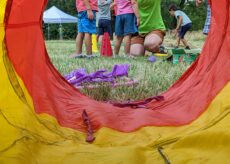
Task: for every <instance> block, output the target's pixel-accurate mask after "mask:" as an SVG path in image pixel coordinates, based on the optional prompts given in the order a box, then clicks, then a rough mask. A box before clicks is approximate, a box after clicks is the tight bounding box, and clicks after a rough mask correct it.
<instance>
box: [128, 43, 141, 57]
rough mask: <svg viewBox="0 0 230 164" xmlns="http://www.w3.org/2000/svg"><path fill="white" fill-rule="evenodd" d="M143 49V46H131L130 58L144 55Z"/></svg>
mask: <svg viewBox="0 0 230 164" xmlns="http://www.w3.org/2000/svg"><path fill="white" fill-rule="evenodd" d="M144 53H145V49H144V45H143V44H132V45H131V48H130V54H131V55H132V56H140V55H144Z"/></svg>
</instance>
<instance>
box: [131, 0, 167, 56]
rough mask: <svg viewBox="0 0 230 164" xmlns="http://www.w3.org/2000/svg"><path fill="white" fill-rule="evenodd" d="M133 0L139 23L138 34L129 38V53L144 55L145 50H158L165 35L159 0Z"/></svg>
mask: <svg viewBox="0 0 230 164" xmlns="http://www.w3.org/2000/svg"><path fill="white" fill-rule="evenodd" d="M133 1H134V2H133V3H136V4H137V6H138V16H137V17H139V19H140V25H139V27H138V34H137V35H135V36H133V37H132V39H131V50H130V53H131V55H133V56H138V55H144V53H145V50H148V51H150V52H159V48H160V45H161V44H162V42H163V39H164V36H165V25H164V22H163V19H162V16H161V0H133ZM136 15H137V14H136Z"/></svg>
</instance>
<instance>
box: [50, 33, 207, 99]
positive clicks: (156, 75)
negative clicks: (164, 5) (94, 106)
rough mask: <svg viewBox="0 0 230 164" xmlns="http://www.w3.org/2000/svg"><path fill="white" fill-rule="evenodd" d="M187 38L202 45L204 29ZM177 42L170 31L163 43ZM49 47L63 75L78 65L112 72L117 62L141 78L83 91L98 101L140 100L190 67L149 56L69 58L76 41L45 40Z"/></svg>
mask: <svg viewBox="0 0 230 164" xmlns="http://www.w3.org/2000/svg"><path fill="white" fill-rule="evenodd" d="M187 38H188V40H189V42H190V45H191V47H192V48H201V47H202V45H203V43H204V40H205V38H204V36H203V35H202V34H201V32H192V33H190V34H188V35H187ZM174 44H175V38H174V37H173V35H170V34H168V35H167V36H166V38H165V41H164V45H165V46H168V47H172V46H173V45H174ZM46 46H47V49H48V53H49V56H50V58H51V60H52V62H53V64H54V65H55V67H56V68H57V69H58V71H59V72H60V73H61V74H62V75H65V74H67V73H69V72H71V71H73V70H75V69H79V68H86V69H87V71H88V72H92V71H97V70H98V69H107V70H109V71H110V70H111V69H112V67H113V66H114V65H115V64H129V65H130V66H131V67H130V72H129V76H130V77H132V78H134V79H137V80H138V81H139V84H138V85H137V86H133V87H118V88H111V87H110V86H109V85H105V84H102V85H100V87H99V88H97V89H82V90H81V91H82V92H83V93H84V94H86V95H88V96H90V97H92V98H94V99H96V100H99V101H110V100H111V101H126V100H138V99H144V98H147V97H149V96H153V95H159V94H160V93H162V92H164V91H165V90H167V89H168V88H169V87H170V86H171V85H172V84H173V83H174V82H175V81H176V80H177V79H178V78H179V77H180V76H181V75H182V74H183V72H184V71H185V70H186V69H187V68H188V67H189V65H188V64H183V63H181V64H177V65H173V64H172V63H170V62H165V61H161V60H158V61H157V62H155V63H150V62H148V61H147V57H138V58H136V59H129V58H101V57H100V58H94V59H70V58H69V57H68V56H69V54H71V53H73V52H74V51H75V42H74V41H46Z"/></svg>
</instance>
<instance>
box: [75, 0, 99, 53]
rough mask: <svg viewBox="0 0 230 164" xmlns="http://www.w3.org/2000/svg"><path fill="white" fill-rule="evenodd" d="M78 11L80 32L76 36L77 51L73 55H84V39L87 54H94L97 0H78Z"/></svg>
mask: <svg viewBox="0 0 230 164" xmlns="http://www.w3.org/2000/svg"><path fill="white" fill-rule="evenodd" d="M76 8H77V11H78V34H77V37H76V53H75V54H73V55H71V57H82V56H84V55H83V54H82V46H83V40H84V41H85V46H86V54H87V55H89V56H93V55H92V36H91V35H92V34H96V11H97V0H76Z"/></svg>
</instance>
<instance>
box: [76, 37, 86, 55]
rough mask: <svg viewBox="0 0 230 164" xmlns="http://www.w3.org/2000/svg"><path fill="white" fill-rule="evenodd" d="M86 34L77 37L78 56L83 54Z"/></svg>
mask: <svg viewBox="0 0 230 164" xmlns="http://www.w3.org/2000/svg"><path fill="white" fill-rule="evenodd" d="M83 39H84V33H78V34H77V37H76V54H77V55H80V54H81V53H82V45H83Z"/></svg>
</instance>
